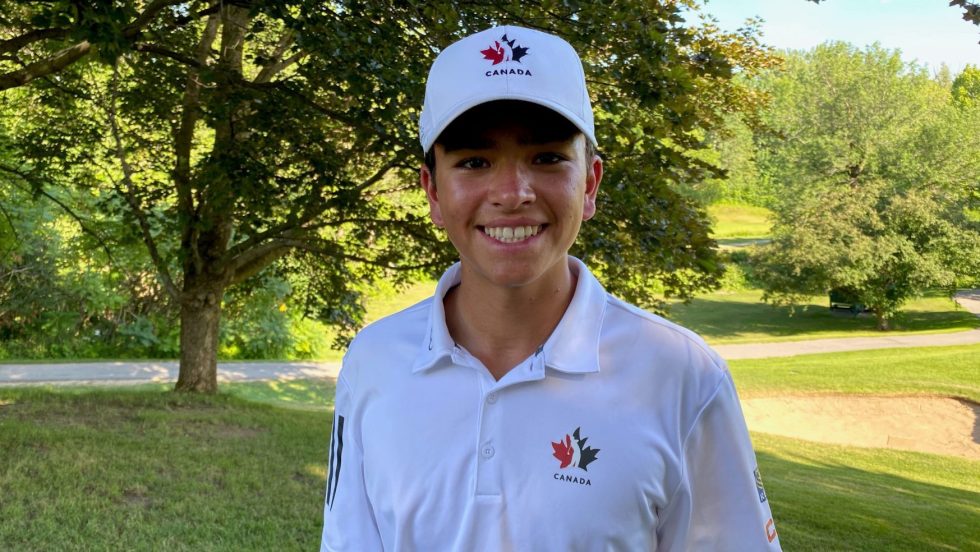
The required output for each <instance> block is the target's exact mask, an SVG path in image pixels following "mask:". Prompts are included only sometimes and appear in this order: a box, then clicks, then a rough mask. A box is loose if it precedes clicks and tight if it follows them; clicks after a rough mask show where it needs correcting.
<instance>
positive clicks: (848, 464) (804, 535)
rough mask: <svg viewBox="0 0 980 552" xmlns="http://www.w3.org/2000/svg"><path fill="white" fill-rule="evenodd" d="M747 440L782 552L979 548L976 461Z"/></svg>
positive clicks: (764, 436) (755, 437) (762, 437)
mask: <svg viewBox="0 0 980 552" xmlns="http://www.w3.org/2000/svg"><path fill="white" fill-rule="evenodd" d="M752 440H753V443H754V445H755V450H756V456H757V458H758V460H759V469H760V471H761V472H762V477H763V480H764V482H765V486H766V492H767V494H768V498H769V502H770V505H771V506H772V509H773V515H774V517H775V519H776V528H777V530H778V531H779V540H780V543H781V544H782V546H783V550H794V551H820V552H824V551H828V550H869V551H872V550H873V551H877V550H887V551H889V552H894V551H925V550H978V549H980V524H978V523H977V519H980V479H978V478H977V473H978V470H980V462H976V461H970V460H966V459H960V458H953V457H947V456H939V455H934V454H925V453H915V452H901V451H891V450H883V449H864V448H857V447H847V446H835V445H826V444H818V443H811V442H808V441H800V440H796V439H789V438H785V437H778V436H774V435H767V434H753V435H752Z"/></svg>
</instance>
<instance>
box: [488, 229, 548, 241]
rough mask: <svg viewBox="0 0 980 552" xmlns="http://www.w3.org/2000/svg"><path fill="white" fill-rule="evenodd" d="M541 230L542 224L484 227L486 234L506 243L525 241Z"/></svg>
mask: <svg viewBox="0 0 980 552" xmlns="http://www.w3.org/2000/svg"><path fill="white" fill-rule="evenodd" d="M540 231H541V226H499V227H496V228H491V227H490V226H485V227H484V228H483V233H484V234H486V235H488V236H490V237H491V238H493V239H495V240H497V241H502V242H504V243H515V242H519V241H524V240H526V239H528V238H530V237H531V236H535V235H537V233H538V232H540Z"/></svg>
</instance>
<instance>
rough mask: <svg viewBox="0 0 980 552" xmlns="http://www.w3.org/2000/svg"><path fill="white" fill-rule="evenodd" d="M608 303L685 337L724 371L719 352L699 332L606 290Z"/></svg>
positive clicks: (685, 339) (686, 340)
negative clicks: (694, 331)
mask: <svg viewBox="0 0 980 552" xmlns="http://www.w3.org/2000/svg"><path fill="white" fill-rule="evenodd" d="M606 303H607V304H608V303H611V304H612V306H613V307H616V308H618V309H620V310H623V311H625V312H626V313H627V314H630V315H633V316H635V317H637V318H641V319H643V320H646V321H647V322H649V323H651V324H654V325H656V326H658V327H661V328H663V329H665V330H667V331H670V332H672V333H674V334H676V335H679V336H681V337H683V338H684V341H685V342H687V343H689V344H691V345H694V346H696V347H697V348H698V349H699V350H700V351H701V352H702V353H704V354H705V355H707V357H708V358H709V359H711V363H712V364H714V365H715V367H717V368H719V369H721V370H722V371H724V365H723V364H721V363H719V362H718V360H719V358H718V356H717V354H716V353H714V352H713V351H712V350H711V348H710V347H708V344H707V343H705V342H704V340H703V339H701V338H700V337H699V336H698V337H695V336H697V334H694V333H693V332H691V330H688V329H687V328H684V327H683V326H678V325H676V324H675V323H673V322H670V321H669V320H666V319H663V318H661V317H659V316H656V315H654V314H652V313H649V312H647V311H645V310H643V309H641V308H639V307H636V306H634V305H631V304H629V303H627V302H625V301H623V300H622V299H619V298H618V297H616V296H615V295H613V294H611V293H609V292H606Z"/></svg>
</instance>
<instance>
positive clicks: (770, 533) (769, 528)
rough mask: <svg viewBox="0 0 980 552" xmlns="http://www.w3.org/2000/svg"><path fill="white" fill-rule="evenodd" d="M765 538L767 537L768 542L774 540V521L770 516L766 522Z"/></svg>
mask: <svg viewBox="0 0 980 552" xmlns="http://www.w3.org/2000/svg"><path fill="white" fill-rule="evenodd" d="M766 538H767V539H769V542H772V541H774V540H776V522H775V521H773V520H772V518H769V521H767V522H766Z"/></svg>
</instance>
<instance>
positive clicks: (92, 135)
mask: <svg viewBox="0 0 980 552" xmlns="http://www.w3.org/2000/svg"><path fill="white" fill-rule="evenodd" d="M685 7H687V8H691V9H696V8H697V6H696V5H695V4H694V3H693V2H688V1H682V0H678V1H673V0H665V1H661V2H640V1H636V2H621V3H617V4H614V5H607V4H606V3H604V2H597V1H576V2H558V1H544V2H504V3H498V4H495V5H492V6H490V5H481V4H473V3H463V2H449V1H443V2H396V3H392V2H332V3H323V2H312V1H307V0H289V1H284V2H281V1H276V2H270V1H262V0H239V1H234V2H227V1H224V2H219V1H217V0H199V1H184V2H181V1H173V0H153V1H134V0H130V1H117V2H91V3H78V2H72V1H68V0H51V1H46V2H25V1H21V0H6V1H2V2H0V14H2V15H0V90H6V92H4V101H5V102H11V103H10V104H8V105H10V106H11V107H12V109H13V111H15V113H14V115H13V116H15V117H17V118H18V120H20V121H21V123H20V127H19V129H18V132H17V133H16V135H14V136H10V137H9V138H10V140H11V145H10V147H11V149H12V151H14V152H15V155H14V156H12V157H7V158H5V160H4V161H3V162H4V166H3V167H2V168H3V174H4V175H5V178H14V179H18V181H19V182H22V183H29V184H30V185H31V186H32V187H34V189H35V190H38V191H42V190H49V189H54V188H62V189H74V190H83V191H85V192H86V193H87V194H89V195H90V196H91V197H93V198H94V199H93V202H94V208H95V209H96V211H97V212H98V213H100V214H101V216H103V217H108V218H112V219H113V220H119V221H121V222H122V223H123V224H122V225H121V228H119V232H120V233H121V234H120V235H121V236H122V237H120V238H119V241H122V242H127V243H139V244H142V246H143V247H144V248H145V251H146V258H147V259H148V262H150V263H152V266H153V268H154V272H155V273H156V276H157V279H158V282H159V285H160V286H161V289H162V290H164V291H165V293H166V294H167V296H168V297H169V299H170V300H171V301H173V303H174V304H175V305H177V306H178V307H179V309H180V313H181V314H180V318H181V370H180V378H179V381H178V384H177V387H178V389H182V390H200V391H213V390H214V389H215V388H216V378H215V374H216V365H215V362H216V357H215V350H216V346H217V343H216V342H217V339H218V330H217V328H218V321H219V319H220V315H221V303H222V298H223V297H224V295H225V293H226V291H227V290H228V289H231V288H234V287H235V286H238V285H241V284H243V283H245V282H247V281H249V280H250V279H252V278H254V277H255V276H256V275H258V274H260V273H262V272H263V271H267V270H276V271H279V272H283V273H289V274H294V275H299V278H298V281H301V282H303V289H298V290H296V293H298V294H301V296H302V300H303V303H304V305H305V306H304V310H305V311H306V313H307V314H308V315H310V316H316V317H319V318H322V319H325V320H329V321H332V322H335V323H339V324H341V325H343V326H345V327H348V328H353V327H355V326H356V325H357V324H358V323H359V321H360V314H361V311H362V309H361V307H360V302H359V295H358V291H357V289H358V285H359V284H360V283H362V282H365V281H371V280H375V279H379V278H394V279H396V280H398V279H401V280H404V279H408V278H411V277H412V276H413V275H415V274H418V273H420V272H429V273H435V272H438V271H439V270H441V269H442V268H443V267H444V266H446V265H447V264H448V263H449V262H450V261H451V260H453V257H454V253H453V251H452V250H451V248H450V247H449V245H448V243H447V242H446V240H444V239H442V238H441V237H440V236H439V235H438V233H437V231H436V230H435V229H434V228H433V227H432V225H430V224H429V223H428V221H427V220H426V218H425V216H424V214H425V211H424V201H423V198H422V196H421V194H419V193H417V192H416V191H414V188H415V186H416V179H417V177H416V170H417V167H418V166H419V164H420V160H421V152H420V151H419V146H418V143H417V141H416V121H417V117H418V114H419V111H420V108H421V101H422V96H423V83H424V77H425V75H426V73H427V70H428V66H429V64H430V63H431V60H432V59H433V58H434V56H435V54H436V53H437V52H438V51H439V50H440V48H442V47H444V46H446V45H448V44H449V43H451V42H453V41H454V40H456V39H457V38H459V37H461V36H463V35H465V34H469V33H471V32H474V31H476V30H480V29H482V28H486V27H489V26H491V25H494V24H499V23H514V24H519V25H524V26H528V27H533V28H539V29H542V30H545V31H548V32H553V33H555V34H558V35H561V36H563V37H565V38H566V39H568V40H569V41H570V42H571V43H572V44H573V45H575V46H576V48H577V49H578V51H579V52H580V53H581V54H582V57H583V60H584V62H585V66H586V68H587V74H588V80H589V83H590V87H591V91H592V94H593V96H594V98H593V103H594V106H595V110H596V119H597V127H598V138H599V142H600V144H601V151H602V154H603V156H604V157H605V158H606V160H607V167H608V171H607V173H606V177H605V180H604V192H603V196H602V199H601V204H600V211H599V216H598V217H597V219H596V220H595V221H594V222H593V223H590V224H589V225H586V226H585V228H584V230H583V233H582V236H581V239H580V242H579V245H578V246H577V247H576V249H575V251H574V253H576V254H578V255H580V256H583V257H586V258H587V259H588V260H589V262H590V263H591V264H592V266H594V267H595V268H596V269H597V272H598V273H599V274H600V275H601V276H602V277H603V279H604V280H605V282H606V284H607V285H608V287H609V288H610V289H611V290H612V291H613V292H616V293H619V294H620V295H622V296H624V297H625V298H626V299H628V300H632V301H635V302H638V303H641V304H645V305H654V306H655V305H656V304H657V301H658V300H659V298H661V297H663V295H672V296H678V297H688V296H690V295H691V294H692V293H693V292H695V291H697V290H703V289H708V288H710V287H712V286H713V285H715V283H716V281H717V278H718V276H719V274H720V264H719V263H718V260H717V257H716V253H715V251H714V249H713V245H714V243H713V241H712V240H710V239H709V237H708V230H707V220H706V218H705V215H704V213H703V211H702V210H701V209H700V207H699V206H698V204H696V203H694V202H692V201H691V200H689V199H686V198H685V197H684V196H683V195H682V194H680V193H679V190H681V189H683V188H684V187H685V186H688V185H690V184H691V183H693V182H696V181H699V180H701V179H704V178H706V177H709V176H711V175H713V174H717V173H718V169H717V168H716V167H715V166H713V165H712V164H710V163H705V162H702V161H699V160H698V159H697V156H695V155H691V153H692V152H696V151H699V150H703V149H704V148H706V147H707V146H706V144H705V142H704V139H703V136H704V130H706V129H711V128H713V127H715V126H717V125H719V124H720V123H721V121H722V120H723V117H725V116H726V114H729V113H735V112H741V111H751V110H753V109H754V108H755V106H756V105H757V103H758V102H757V99H756V98H755V97H754V96H753V95H752V94H751V91H749V90H748V89H746V88H744V87H742V86H739V85H738V84H737V83H735V82H734V81H733V76H734V75H735V74H736V73H743V74H752V73H754V72H757V71H759V70H761V69H763V68H765V67H769V66H771V65H772V64H773V63H774V58H773V56H772V55H771V54H770V53H769V52H768V51H767V50H765V49H764V48H762V47H761V46H760V45H759V44H758V42H757V40H756V38H755V36H754V32H755V31H754V30H753V29H751V28H750V29H746V30H742V31H740V32H738V33H723V32H721V31H720V30H718V29H717V28H715V27H713V26H711V25H707V26H704V27H700V28H698V27H694V26H692V25H690V24H688V23H687V22H686V21H685V20H684V18H683V16H682V8H685ZM14 92H17V94H16V95H14ZM12 102H16V104H14V103H12ZM11 159H16V160H17V162H16V163H14V162H12V161H11ZM651 290H655V291H651Z"/></svg>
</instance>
